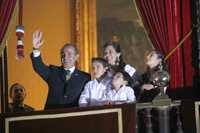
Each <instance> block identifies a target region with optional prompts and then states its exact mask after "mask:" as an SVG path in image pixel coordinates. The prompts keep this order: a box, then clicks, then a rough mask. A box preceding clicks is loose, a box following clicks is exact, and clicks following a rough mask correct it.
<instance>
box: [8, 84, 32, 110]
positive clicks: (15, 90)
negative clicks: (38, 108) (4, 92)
mask: <svg viewBox="0 0 200 133" xmlns="http://www.w3.org/2000/svg"><path fill="white" fill-rule="evenodd" d="M9 96H10V98H11V99H12V102H11V103H9V104H8V112H9V113H14V112H31V111H34V108H32V107H30V106H29V105H26V104H24V100H25V97H26V90H25V88H24V86H22V85H21V84H19V83H15V84H13V85H12V86H11V87H10V91H9Z"/></svg>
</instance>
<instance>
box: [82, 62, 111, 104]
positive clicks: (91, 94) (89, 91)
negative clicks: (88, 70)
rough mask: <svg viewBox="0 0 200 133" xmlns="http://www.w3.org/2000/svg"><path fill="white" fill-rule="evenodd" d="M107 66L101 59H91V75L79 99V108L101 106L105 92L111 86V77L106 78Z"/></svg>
mask: <svg viewBox="0 0 200 133" xmlns="http://www.w3.org/2000/svg"><path fill="white" fill-rule="evenodd" d="M107 69H108V64H107V61H106V60H105V59H103V58H93V59H92V75H93V77H94V80H91V81H89V82H88V83H87V84H86V85H85V87H84V90H83V92H82V93H81V96H80V98H79V106H81V107H82V106H92V105H102V104H103V98H104V96H105V90H106V89H107V88H109V86H110V85H111V77H109V76H107Z"/></svg>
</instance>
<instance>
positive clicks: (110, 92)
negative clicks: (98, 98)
mask: <svg viewBox="0 0 200 133" xmlns="http://www.w3.org/2000/svg"><path fill="white" fill-rule="evenodd" d="M106 100H108V101H113V102H119V103H129V102H134V101H135V94H134V90H133V89H132V88H131V87H129V86H125V85H124V86H122V87H121V88H120V89H119V90H115V89H107V90H106Z"/></svg>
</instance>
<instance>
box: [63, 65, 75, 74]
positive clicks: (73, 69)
mask: <svg viewBox="0 0 200 133" xmlns="http://www.w3.org/2000/svg"><path fill="white" fill-rule="evenodd" d="M64 69H65V70H69V71H70V74H72V73H73V72H74V71H75V66H73V67H71V68H70V69H66V68H64Z"/></svg>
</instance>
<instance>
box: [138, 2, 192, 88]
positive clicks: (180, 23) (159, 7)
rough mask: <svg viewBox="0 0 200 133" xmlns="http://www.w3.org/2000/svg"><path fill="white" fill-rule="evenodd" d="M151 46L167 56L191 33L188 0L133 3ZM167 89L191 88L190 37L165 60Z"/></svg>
mask: <svg viewBox="0 0 200 133" xmlns="http://www.w3.org/2000/svg"><path fill="white" fill-rule="evenodd" d="M136 4H137V7H138V9H139V12H140V14H141V18H142V20H143V23H144V26H145V28H146V30H147V33H148V35H149V38H150V39H151V41H152V43H153V45H154V47H155V48H156V49H157V50H159V51H161V52H162V53H164V55H167V54H168V53H169V52H170V51H171V50H172V49H173V48H175V47H176V46H177V45H178V43H179V42H180V41H181V40H182V39H183V38H184V36H185V35H186V34H187V33H188V32H189V31H190V30H191V26H190V25H191V18H190V0H136ZM167 64H168V69H169V73H170V76H171V80H170V88H171V89H176V88H180V87H184V86H192V76H193V75H192V64H191V38H190V37H189V38H187V39H186V40H185V41H184V44H183V45H182V46H181V47H180V48H178V49H177V50H176V51H175V52H174V53H173V54H172V55H171V56H170V57H169V59H168V60H167Z"/></svg>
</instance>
